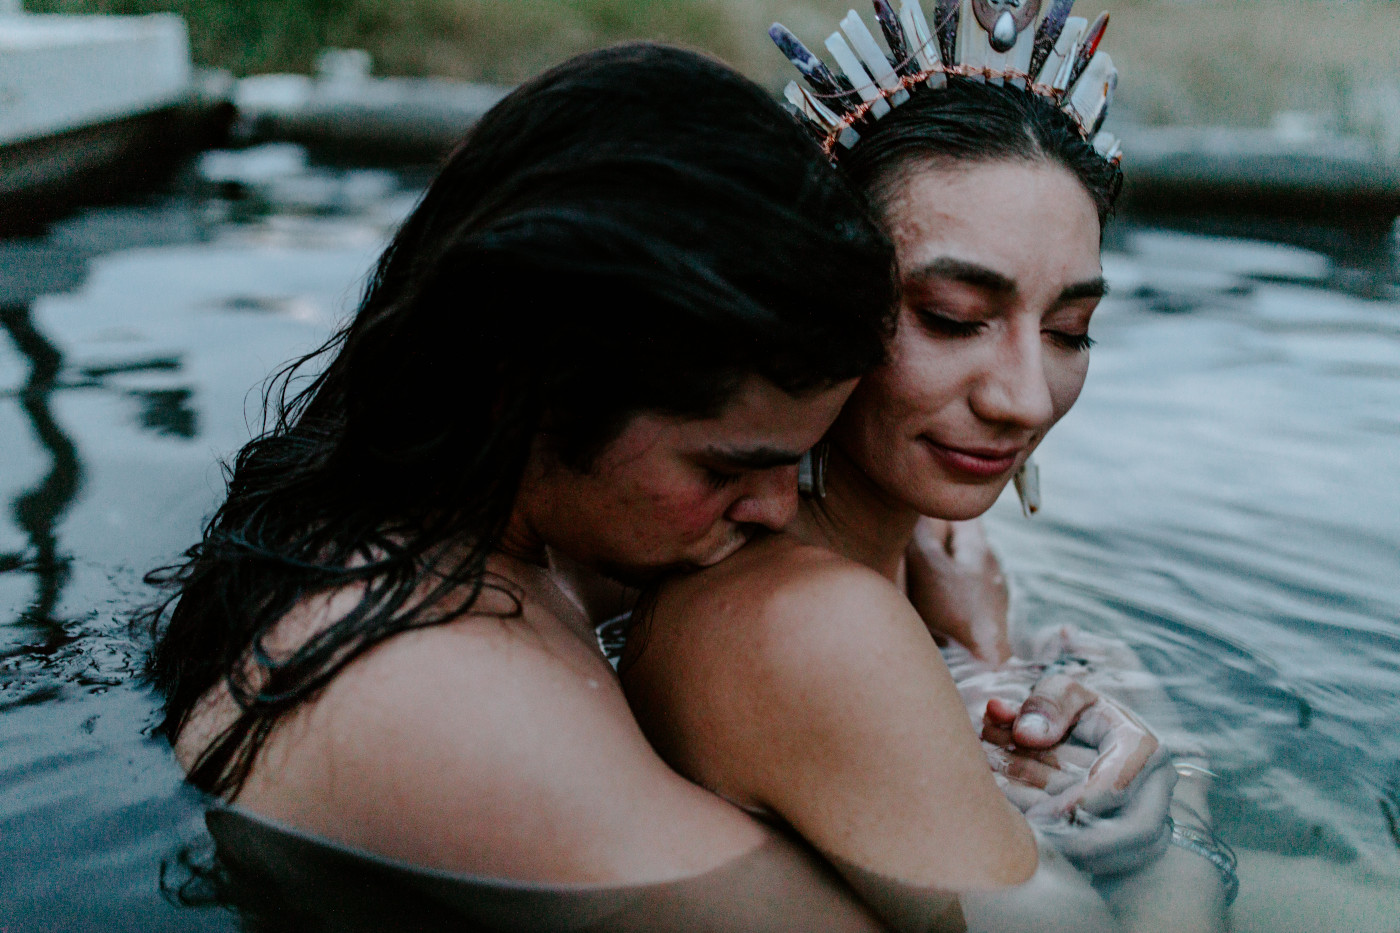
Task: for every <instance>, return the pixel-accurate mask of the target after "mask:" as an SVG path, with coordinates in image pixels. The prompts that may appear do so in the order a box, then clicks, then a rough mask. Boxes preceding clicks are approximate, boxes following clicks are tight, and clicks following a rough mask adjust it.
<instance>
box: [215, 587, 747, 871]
mask: <svg viewBox="0 0 1400 933" xmlns="http://www.w3.org/2000/svg"><path fill="white" fill-rule="evenodd" d="M237 803H238V804H239V805H240V806H245V807H248V808H250V809H252V810H254V811H256V812H259V813H261V814H263V815H265V816H269V817H272V818H275V819H280V820H282V821H284V822H287V823H290V824H292V825H295V826H298V827H299V828H302V829H304V830H308V831H311V832H314V833H317V834H320V835H323V836H327V837H329V838H333V839H336V840H338V841H341V842H344V843H347V844H350V845H353V846H358V847H361V848H366V849H369V850H372V851H375V852H379V853H381V854H384V855H388V856H391V857H396V858H400V859H403V860H405V861H409V862H413V863H416V864H421V865H427V866H432V867H439V868H446V869H452V870H461V871H467V872H471V873H474V874H482V875H488V876H496V877H506V878H513V879H523V880H537V881H550V882H597V883H610V882H620V883H642V882H650V881H659V880H665V879H669V878H677V877H686V876H689V875H693V874H697V873H700V872H703V871H706V870H709V869H711V868H713V867H715V866H716V865H719V864H723V863H724V862H726V861H728V860H730V859H732V858H734V857H736V856H737V855H740V854H742V853H744V852H746V851H749V850H751V849H752V848H754V847H756V846H758V845H759V844H761V842H762V841H763V840H764V838H765V836H764V832H763V830H762V829H761V828H759V827H758V826H756V825H755V824H753V823H752V822H751V821H749V820H747V819H746V818H744V817H743V816H742V814H739V813H738V812H736V811H734V810H733V808H731V807H729V806H728V805H726V804H724V803H723V802H722V801H720V800H717V799H716V798H714V797H713V796H712V795H710V794H707V793H705V792H704V791H702V790H700V789H699V788H697V787H695V786H694V785H692V784H690V783H689V782H687V781H685V780H683V779H682V778H680V777H679V776H678V775H676V774H675V773H674V772H672V771H671V770H670V769H669V768H667V767H666V766H665V764H664V763H663V762H662V761H661V760H660V759H659V758H658V757H657V756H656V754H655V753H654V751H652V749H651V747H650V746H649V745H648V744H647V742H646V740H645V738H644V737H643V736H642V734H641V732H640V730H639V728H638V727H637V725H636V722H635V720H633V718H632V716H631V713H630V711H629V710H628V708H627V705H626V701H625V699H624V698H623V696H622V693H621V688H620V686H619V684H618V683H617V680H616V678H615V676H614V675H613V672H612V670H611V668H610V667H609V666H608V664H607V662H606V660H604V659H603V658H602V656H601V654H600V653H599V652H598V651H597V650H596V648H590V647H589V646H587V645H586V644H585V643H584V642H583V641H581V640H580V639H579V638H578V637H577V635H576V633H575V632H574V631H572V630H570V628H569V627H567V626H564V625H563V624H562V623H561V622H560V621H559V620H558V619H557V618H554V617H553V616H552V615H551V613H550V611H549V610H548V609H546V608H544V607H542V606H541V605H540V604H538V603H537V602H532V601H531V600H529V599H528V598H527V600H526V602H525V606H524V612H523V615H521V616H518V617H515V618H499V617H493V616H467V617H464V618H462V619H460V620H457V621H454V622H451V623H447V624H442V625H436V626H431V627H427V628H423V629H418V630H412V631H408V632H405V633H402V634H399V635H396V636H394V637H392V638H390V639H388V640H387V641H385V642H384V643H382V644H380V645H378V646H376V647H374V648H372V649H371V650H369V651H368V652H366V653H365V654H364V655H363V656H362V657H360V658H357V659H356V660H355V661H353V662H352V663H351V664H350V665H349V666H347V667H346V669H345V670H344V671H342V672H341V673H340V674H338V675H337V676H336V677H335V678H334V679H333V680H332V681H331V683H330V684H329V685H328V686H327V687H326V688H325V689H324V690H323V691H322V692H321V693H320V694H319V695H318V696H316V697H315V698H314V699H313V700H311V701H309V702H308V703H306V704H304V705H303V706H302V707H301V708H299V709H298V710H297V711H295V712H294V713H293V714H291V715H290V716H289V717H288V718H287V719H286V720H285V721H283V722H282V723H280V724H279V725H278V727H277V728H276V729H275V730H274V732H273V734H272V735H271V736H270V738H269V741H268V743H267V745H266V746H265V748H264V750H263V752H262V754H261V755H260V757H259V758H258V760H257V763H256V765H255V768H254V771H253V774H252V775H251V777H250V779H249V781H248V783H247V784H246V785H245V787H244V789H243V792H242V793H241V794H240V796H239V797H238V800H237Z"/></svg>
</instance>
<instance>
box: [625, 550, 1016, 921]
mask: <svg viewBox="0 0 1400 933" xmlns="http://www.w3.org/2000/svg"><path fill="white" fill-rule="evenodd" d="M639 635H640V642H639V648H638V649H637V650H636V651H633V649H632V647H631V645H629V660H627V661H625V662H624V668H623V679H624V685H625V687H626V688H627V690H628V694H629V699H630V701H631V702H632V705H633V710H634V712H635V713H636V714H637V716H638V719H639V721H641V723H642V725H643V728H644V730H645V731H646V732H647V734H648V736H649V737H650V738H651V739H652V741H653V743H654V744H655V745H656V747H657V748H658V750H660V751H661V752H662V755H663V756H664V757H666V758H667V759H668V761H670V763H671V764H672V765H673V766H674V767H676V768H677V769H678V770H680V771H681V772H682V773H684V774H686V775H687V776H689V777H691V778H692V779H693V780H696V781H697V782H698V783H700V784H702V785H703V786H707V787H710V788H712V789H714V790H716V791H718V792H719V793H721V794H723V795H724V796H727V797H729V798H730V799H732V800H734V801H736V802H738V803H740V804H741V805H745V806H748V807H753V808H764V809H767V810H769V811H772V812H773V813H774V814H776V815H778V816H779V817H781V818H782V819H783V820H784V821H786V822H787V823H789V824H791V825H792V826H793V828H794V829H796V830H797V831H798V832H799V833H800V834H801V835H802V836H803V837H804V838H806V839H807V840H808V841H810V842H811V843H812V844H813V845H815V846H816V848H817V849H818V850H820V851H821V852H823V853H824V854H826V855H827V856H828V857H829V858H831V859H832V861H833V862H834V863H835V864H836V865H837V866H838V868H842V867H843V866H854V867H856V868H857V869H859V870H861V871H863V872H869V873H872V874H873V875H875V876H878V877H881V878H884V879H889V880H891V881H893V882H896V883H899V884H903V885H907V886H910V887H912V888H915V889H922V890H924V891H925V892H928V893H932V892H934V891H936V890H939V889H941V890H944V891H949V890H968V889H993V888H998V887H1006V886H1009V885H1014V884H1019V883H1021V882H1023V881H1025V880H1026V879H1027V878H1028V877H1030V875H1031V873H1032V872H1033V870H1034V867H1035V861H1036V857H1035V847H1034V841H1033V838H1032V836H1031V833H1030V831H1029V829H1028V827H1027V826H1026V824H1025V822H1024V820H1023V819H1022V818H1021V817H1020V815H1019V813H1017V812H1016V811H1015V809H1014V808H1013V807H1011V806H1010V805H1009V803H1008V802H1007V801H1006V799H1005V797H1004V796H1003V795H1002V794H1001V792H1000V790H999V789H998V788H997V786H996V783H995V782H994V780H993V779H992V775H991V772H990V771H989V770H988V768H987V765H986V760H985V758H984V756H983V754H982V750H981V746H980V743H979V741H978V738H977V735H976V734H975V732H974V731H973V729H972V725H971V723H970V721H969V720H968V719H967V716H966V714H965V713H964V712H963V708H962V703H961V701H960V700H959V698H958V694H957V690H956V687H955V686H954V685H953V682H952V678H951V677H950V676H949V674H948V670H947V667H946V666H945V665H944V664H943V661H942V657H941V656H940V655H939V653H938V649H937V646H936V645H935V644H934V642H933V640H932V638H930V637H929V634H928V631H927V630H926V629H925V628H924V626H923V623H922V622H921V621H920V619H919V618H918V616H917V614H916V613H914V611H913V610H912V608H911V607H910V606H909V603H908V601H907V600H906V599H905V598H904V596H903V594H901V593H900V592H899V591H898V590H897V589H896V588H895V587H893V586H892V585H891V584H890V583H889V582H888V581H886V580H885V579H883V578H882V577H879V576H878V575H876V574H875V573H873V572H871V571H869V570H867V569H865V568H863V567H860V566H858V565H855V564H852V563H850V562H848V561H845V560H844V559H842V558H839V557H837V556H835V555H833V554H831V553H830V552H827V551H823V550H819V549H815V548H805V547H801V546H798V545H793V544H791V543H788V542H784V541H781V540H778V541H768V542H761V543H758V544H756V545H753V546H751V547H749V548H746V549H745V551H744V552H741V553H740V554H739V555H737V556H736V557H735V558H732V559H731V560H730V561H726V562H724V563H723V564H721V565H720V566H719V567H716V568H712V569H711V570H710V571H707V572H705V573H702V574H699V575H696V576H693V577H690V578H686V579H685V580H681V581H677V582H676V583H675V584H673V585H671V586H669V587H668V588H667V589H666V590H665V591H664V592H663V593H662V594H661V596H660V597H659V599H658V600H657V602H656V605H655V607H654V610H653V612H652V614H651V617H650V619H649V620H648V622H647V623H646V624H645V626H644V627H643V628H642V629H641V630H640V632H639ZM847 877H848V879H850V878H851V875H850V874H847Z"/></svg>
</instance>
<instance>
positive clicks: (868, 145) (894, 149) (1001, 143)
mask: <svg viewBox="0 0 1400 933" xmlns="http://www.w3.org/2000/svg"><path fill="white" fill-rule="evenodd" d="M836 158H837V163H838V165H839V166H840V168H841V170H842V172H843V173H844V174H845V175H846V177H847V178H849V179H850V180H851V181H852V182H853V183H854V184H855V185H856V187H858V188H860V189H861V190H862V191H864V192H865V193H866V194H867V196H869V197H870V198H871V200H872V202H873V203H874V204H875V205H877V206H879V207H882V208H887V207H888V206H889V199H890V198H891V197H894V196H895V195H896V194H897V189H898V182H899V181H900V179H901V178H902V177H903V174H902V173H903V172H904V171H906V170H908V169H910V168H916V167H917V166H919V165H923V164H931V165H951V164H956V163H959V162H964V163H971V162H996V161H1025V162H1046V163H1050V164H1055V165H1059V166H1061V167H1063V168H1065V169H1066V170H1068V171H1069V173H1070V174H1071V175H1073V176H1074V177H1075V178H1076V179H1078V180H1079V183H1080V184H1081V185H1083V187H1084V190H1085V191H1086V192H1087V193H1088V195H1089V198H1090V199H1091V200H1092V201H1093V202H1094V207H1095V208H1096V209H1097V211H1098V215H1099V227H1100V229H1102V227H1103V225H1104V224H1106V223H1107V222H1108V220H1109V218H1110V217H1111V216H1112V214H1113V207H1114V204H1115V203H1116V201H1117V200H1118V193H1119V191H1120V190H1121V188H1122V186H1123V173H1122V170H1121V169H1120V168H1119V167H1118V165H1117V164H1116V163H1110V162H1107V161H1105V160H1104V158H1103V156H1101V155H1099V154H1098V153H1097V152H1095V151H1094V147H1093V146H1092V145H1090V144H1089V143H1088V142H1086V141H1085V139H1084V137H1083V136H1082V135H1081V134H1080V132H1079V126H1078V124H1076V123H1075V122H1074V120H1073V119H1072V118H1071V117H1070V116H1069V115H1068V114H1066V113H1065V112H1064V111H1063V110H1061V109H1060V108H1059V107H1057V106H1055V104H1053V103H1052V102H1051V101H1049V100H1047V99H1046V98H1044V97H1041V96H1039V95H1037V94H1032V93H1028V92H1026V91H1023V90H1021V89H1019V88H1016V87H1014V86H1010V85H1006V86H1002V85H993V84H987V83H983V82H980V81H973V80H971V79H968V78H961V77H957V76H950V77H949V78H948V86H947V87H946V88H941V89H938V90H920V91H916V92H915V93H914V94H913V95H912V96H911V97H910V99H909V100H908V101H906V102H905V103H904V104H902V105H900V106H899V107H896V108H895V109H894V110H893V111H892V112H891V113H889V114H888V115H886V116H885V117H884V118H883V119H881V120H880V121H879V122H878V123H875V124H874V125H873V126H871V127H870V128H869V129H862V130H861V139H860V141H859V142H858V143H856V145H855V147H854V148H852V149H850V150H844V149H838V150H837V151H836Z"/></svg>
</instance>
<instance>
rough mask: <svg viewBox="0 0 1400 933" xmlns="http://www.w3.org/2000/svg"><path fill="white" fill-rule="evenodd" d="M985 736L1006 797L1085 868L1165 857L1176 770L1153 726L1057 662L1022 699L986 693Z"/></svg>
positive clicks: (1121, 867)
mask: <svg viewBox="0 0 1400 933" xmlns="http://www.w3.org/2000/svg"><path fill="white" fill-rule="evenodd" d="M982 738H983V742H984V746H985V747H986V748H987V750H988V758H989V760H990V761H991V763H992V769H993V771H994V772H996V773H997V774H998V779H999V783H1001V785H1002V789H1003V791H1005V792H1006V794H1007V797H1008V798H1009V799H1011V800H1012V801H1013V802H1014V803H1016V804H1017V806H1019V807H1020V808H1021V809H1022V810H1023V811H1024V812H1025V814H1026V817H1027V819H1029V820H1030V821H1031V822H1032V823H1033V824H1034V825H1035V826H1036V827H1037V829H1039V830H1040V832H1041V833H1042V834H1043V835H1045V836H1046V837H1047V838H1048V839H1049V840H1050V841H1051V842H1052V843H1053V844H1054V845H1055V846H1056V848H1058V849H1059V850H1060V851H1061V852H1062V853H1063V854H1064V855H1065V856H1066V857H1067V858H1068V859H1069V860H1070V861H1071V862H1073V863H1074V864H1075V866H1076V867H1078V868H1079V869H1080V870H1082V871H1085V872H1088V873H1090V874H1096V875H1097V874H1116V873H1120V872H1125V871H1130V870H1132V869H1135V868H1138V867H1140V866H1142V865H1144V864H1146V863H1148V862H1150V861H1153V860H1155V859H1157V858H1159V857H1160V856H1161V854H1162V853H1163V851H1165V849H1166V846H1167V840H1168V836H1169V833H1170V830H1169V828H1168V824H1167V821H1166V816H1167V807H1168V805H1169V804H1170V803H1171V795H1172V789H1173V788H1174V787H1175V784H1176V772H1175V771H1174V770H1173V769H1172V767H1171V756H1170V755H1169V754H1168V752H1167V749H1166V746H1164V745H1163V744H1162V743H1161V742H1160V741H1158V739H1157V737H1156V736H1155V735H1153V733H1152V731H1151V730H1150V729H1148V728H1147V726H1146V725H1144V724H1143V723H1142V722H1141V721H1140V720H1138V719H1137V717H1135V716H1133V715H1132V713H1130V712H1129V711H1128V710H1126V709H1125V708H1123V707H1122V706H1120V705H1119V704H1117V703H1115V702H1113V701H1112V700H1109V699H1107V698H1106V697H1103V696H1100V695H1099V694H1097V693H1095V692H1094V691H1092V690H1090V689H1089V688H1087V687H1085V686H1084V685H1083V684H1080V683H1078V682H1077V681H1075V680H1074V679H1073V678H1072V677H1070V676H1069V675H1067V674H1065V673H1062V672H1061V671H1059V670H1057V669H1056V667H1055V666H1054V665H1052V666H1051V668H1049V669H1048V670H1047V671H1046V675H1045V676H1043V677H1042V678H1041V679H1040V680H1039V681H1038V682H1037V683H1036V684H1035V686H1034V687H1033V688H1032V690H1031V695H1030V697H1029V698H1027V700H1026V701H1025V702H1024V703H1022V704H1020V705H1019V706H1018V705H1016V704H1013V703H1008V702H1007V701H1005V700H1003V699H999V698H996V697H993V698H991V699H989V700H988V702H987V708H986V712H985V714H984V720H983V730H982Z"/></svg>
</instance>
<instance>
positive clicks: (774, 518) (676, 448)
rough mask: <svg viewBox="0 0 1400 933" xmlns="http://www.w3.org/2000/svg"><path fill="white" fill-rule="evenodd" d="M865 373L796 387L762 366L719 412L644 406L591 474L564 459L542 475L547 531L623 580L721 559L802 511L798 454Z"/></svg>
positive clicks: (537, 516)
mask: <svg viewBox="0 0 1400 933" xmlns="http://www.w3.org/2000/svg"><path fill="white" fill-rule="evenodd" d="M854 386H855V380H850V381H848V382H842V383H839V384H837V385H835V386H833V387H831V388H827V389H821V390H817V391H814V392H812V393H809V394H806V395H802V396H793V395H790V394H789V393H787V392H785V391H783V390H782V389H780V388H778V387H777V386H775V385H773V384H772V383H770V382H768V381H767V380H764V379H762V378H759V377H757V376H751V377H749V378H748V379H746V380H745V381H744V382H743V383H741V385H740V387H739V389H738V390H737V391H736V392H735V393H734V395H733V397H732V398H731V399H730V401H729V402H728V404H726V405H725V407H724V408H723V409H722V410H721V411H720V413H719V414H718V415H717V416H716V417H713V418H701V419H693V418H692V419H687V418H677V417H674V416H667V415H659V414H652V413H643V414H639V415H636V416H634V417H633V418H631V419H630V420H629V421H628V422H627V424H626V426H625V427H624V428H623V429H622V431H621V433H620V434H619V435H618V437H617V438H616V439H614V440H613V442H612V443H610V444H609V445H608V446H607V447H605V448H604V449H603V450H602V452H601V453H600V454H599V455H598V457H597V459H596V460H595V462H594V463H593V465H592V467H591V468H590V469H589V470H588V471H586V472H583V473H580V472H577V471H574V470H571V469H569V468H567V467H564V466H562V465H558V464H556V465H554V466H552V467H550V468H548V469H547V470H545V471H544V473H543V474H542V475H541V476H539V478H538V479H537V480H536V481H535V482H534V483H532V484H531V486H532V487H533V488H532V489H531V490H530V495H529V497H528V499H527V500H526V501H527V509H526V511H527V513H528V519H529V521H530V522H531V523H532V525H533V526H534V529H535V532H536V534H537V535H538V536H539V537H540V538H541V539H542V540H543V541H545V542H546V543H548V544H549V545H550V546H551V547H553V548H556V549H558V550H559V551H562V552H563V553H565V554H567V555H569V556H570V557H572V558H573V559H574V560H577V561H579V562H580V563H583V564H585V565H587V566H592V567H594V568H595V569H598V570H601V571H603V572H605V573H609V574H610V575H612V576H615V577H618V578H620V579H623V580H631V581H639V580H644V579H646V578H648V577H650V576H654V575H655V574H657V573H660V572H664V571H668V570H674V569H681V570H685V569H694V568H698V567H706V566H710V565H712V564H715V563H718V562H719V561H721V560H723V559H724V558H726V557H728V556H729V555H731V554H733V553H734V552H735V551H737V550H738V549H739V548H740V547H742V546H743V545H744V543H745V542H746V541H747V540H748V539H749V538H750V537H752V536H753V535H754V534H755V533H756V532H757V531H758V530H760V529H765V528H766V529H772V530H778V529H781V528H783V527H784V526H786V525H787V524H788V522H790V521H791V520H792V518H793V516H794V515H795V514H796V511H797V462H798V460H799V458H800V457H801V455H802V454H803V453H804V452H806V451H807V450H808V449H810V448H811V447H812V445H813V444H815V443H816V442H817V441H818V440H820V439H821V437H822V435H823V434H824V433H825V432H826V430H827V429H828V428H829V427H830V425H831V423H832V421H833V420H834V419H835V418H836V415H837V413H838V412H839V411H840V410H841V406H842V405H843V404H844V403H845V401H846V399H847V398H848V397H849V396H850V394H851V390H852V389H853V388H854Z"/></svg>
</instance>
